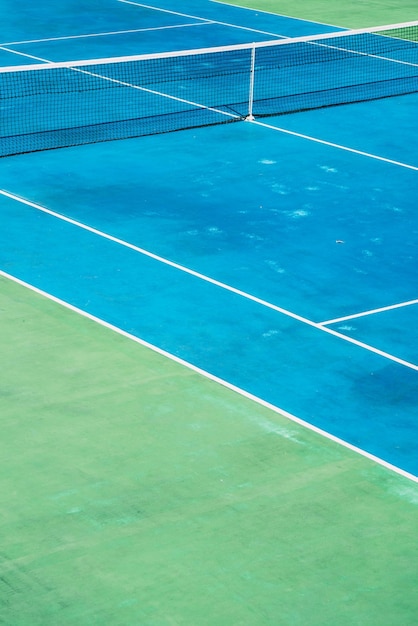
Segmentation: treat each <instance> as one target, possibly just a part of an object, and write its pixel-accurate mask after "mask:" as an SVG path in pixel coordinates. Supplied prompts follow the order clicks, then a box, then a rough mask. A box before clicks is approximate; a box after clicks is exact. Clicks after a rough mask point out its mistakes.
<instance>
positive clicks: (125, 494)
mask: <svg viewBox="0 0 418 626" xmlns="http://www.w3.org/2000/svg"><path fill="white" fill-rule="evenodd" d="M0 316H1V324H0V341H1V354H2V363H3V367H2V377H1V383H0V384H1V396H0V403H1V406H0V411H1V415H2V437H1V455H0V458H1V464H2V468H1V472H0V493H1V498H2V506H1V522H0V535H1V537H2V542H1V543H2V549H1V565H0V570H1V574H0V580H1V586H0V589H1V592H0V601H1V613H0V623H1V624H6V625H8V626H22V625H25V626H26V625H27V626H38V625H39V626H50V625H51V626H52V625H54V626H57V625H60V626H61V625H73V624H74V625H77V626H85V625H91V624H100V625H111V626H114V625H136V626H139V625H141V626H148V625H149V626H151V625H152V626H171V625H174V624H175V625H182V626H206V625H207V626H224V625H225V626H237V625H242V626H262V625H269V626H281V625H283V626H299V625H300V626H307V625H309V626H316V625H317V626H336V625H338V626H353V625H354V624H355V625H359V626H360V625H364V626H394V625H395V624H396V625H398V624H399V625H402V626H414V625H415V624H416V623H417V615H418V595H417V594H416V573H417V566H418V554H417V541H416V529H417V524H418V484H416V483H414V482H412V481H410V480H408V479H407V478H404V477H402V476H400V475H397V474H395V473H392V472H391V471H390V470H388V469H386V468H384V467H382V466H380V465H377V464H375V463H374V462H373V461H370V460H368V459H366V458H364V457H362V456H360V455H358V454H356V453H354V452H352V451H350V450H348V449H346V448H344V447H342V446H340V445H338V444H337V443H334V442H332V441H329V440H327V439H324V438H323V437H321V436H319V435H317V434H316V433H314V432H312V431H310V430H307V429H305V428H303V427H302V426H299V425H297V424H295V423H293V422H291V421H290V420H288V419H286V418H284V417H282V416H280V415H279V414H277V413H275V412H273V411H271V410H269V409H268V408H266V407H263V406H260V405H258V404H257V403H255V402H253V401H251V400H250V399H248V398H244V397H242V396H240V395H238V394H237V393H235V392H234V391H232V390H230V389H227V388H225V387H223V386H221V385H219V384H217V383H216V382H214V381H211V380H209V379H207V378H205V377H203V376H202V375H200V374H199V373H197V372H195V371H193V370H191V369H189V368H187V367H184V366H182V365H180V364H178V363H176V362H174V361H172V360H169V359H168V358H165V357H164V356H162V355H160V354H157V353H156V352H153V351H152V350H150V349H148V348H146V347H144V346H142V345H140V344H138V343H136V342H134V341H132V340H130V339H129V338H126V337H124V336H122V335H119V334H117V333H116V332H114V331H112V330H110V329H108V328H105V327H103V326H101V325H99V324H98V323H96V322H94V321H92V320H90V319H87V318H85V317H82V316H81V315H78V314H77V313H76V312H73V311H71V310H68V309H66V308H64V307H63V306H61V305H59V304H57V303H55V302H52V301H50V300H48V299H46V298H44V297H43V296H42V295H39V294H36V293H33V292H32V291H30V290H29V289H26V288H25V287H23V286H21V285H18V284H15V283H14V282H11V281H9V280H7V279H6V278H3V277H2V278H0Z"/></svg>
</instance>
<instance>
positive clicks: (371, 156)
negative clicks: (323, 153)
mask: <svg viewBox="0 0 418 626" xmlns="http://www.w3.org/2000/svg"><path fill="white" fill-rule="evenodd" d="M246 121H248V122H249V123H250V124H257V126H263V127H264V128H269V129H270V130H275V131H276V132H279V133H284V134H286V135H293V136H294V137H299V138H300V139H307V140H308V141H313V142H315V143H321V144H323V145H324V146H330V147H331V148H338V150H345V152H352V153H353V154H358V155H360V156H365V157H368V158H369V159H376V160H377V161H384V162H385V163H390V164H391V165H398V166H399V167H406V168H407V169H409V170H414V171H415V172H418V167H417V166H416V165H409V164H408V163H402V161H394V160H393V159H387V158H386V157H382V156H378V155H377V154H371V153H370V152H363V151H362V150H357V149H356V148H349V147H348V146H343V145H340V144H338V143H332V142H331V141H326V140H325V139H318V137H311V136H310V135H304V134H302V133H297V132H295V131H293V130H287V129H286V128H281V127H280V126H273V125H272V124H266V123H265V122H260V121H258V120H256V119H248V120H246Z"/></svg>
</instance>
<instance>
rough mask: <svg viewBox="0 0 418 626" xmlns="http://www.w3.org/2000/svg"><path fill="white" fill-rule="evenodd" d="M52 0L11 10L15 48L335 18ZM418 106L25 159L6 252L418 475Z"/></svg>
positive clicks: (92, 308) (165, 46)
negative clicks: (75, 7)
mask: <svg viewBox="0 0 418 626" xmlns="http://www.w3.org/2000/svg"><path fill="white" fill-rule="evenodd" d="M3 4H5V3H3ZM48 4H49V3H47V2H41V3H37V5H36V7H35V6H29V7H26V10H27V16H26V18H27V19H23V20H22V19H19V20H17V19H16V18H15V16H14V13H13V12H10V13H8V14H7V15H8V17H7V19H6V20H5V22H4V23H3V28H2V37H3V42H2V44H1V49H0V53H1V56H0V63H1V64H2V65H11V64H13V65H18V64H22V63H23V64H27V63H34V62H39V60H41V61H42V62H43V61H63V60H76V59H82V58H99V57H111V56H122V55H128V54H134V53H135V54H138V53H151V52H156V51H167V50H176V49H184V48H190V49H192V48H201V47H207V46H218V45H223V44H236V43H249V42H254V41H262V40H268V39H270V38H271V39H275V38H278V37H290V36H299V35H307V34H315V33H319V32H329V31H332V30H337V29H336V28H335V27H332V26H324V25H321V24H316V23H311V22H304V21H301V20H295V19H290V18H285V17H280V16H273V15H271V14H268V13H261V12H259V13H256V12H252V11H249V10H246V9H238V8H234V7H228V6H226V5H220V4H217V3H214V2H209V1H203V0H202V1H198V2H197V1H196V0H194V1H191V0H189V1H184V2H181V3H179V2H175V1H174V0H156V1H155V2H154V3H152V4H153V6H150V5H146V6H145V5H144V4H141V3H139V2H114V1H111V0H106V1H103V2H100V3H97V7H94V11H92V8H91V6H90V5H89V7H86V6H84V5H80V14H79V19H74V17H73V18H72V19H70V17H69V15H70V9H71V5H72V3H67V4H65V3H64V5H63V6H61V7H57V6H55V4H52V5H51V6H52V7H53V11H54V14H55V16H56V17H55V18H54V20H51V19H50V18H48V17H46V15H47V13H46V12H45V13H43V12H41V9H42V8H43V9H44V10H46V8H47V5H48ZM66 7H67V9H68V13H67V12H66ZM179 7H181V9H180V8H179ZM71 15H73V16H74V12H73V11H71ZM80 23H81V24H82V27H81V26H80ZM45 33H47V35H46V34H45ZM417 104H418V95H417V94H413V95H407V96H401V97H396V98H390V99H382V100H377V101H374V102H368V103H359V104H351V105H343V106H339V107H334V108H329V109H320V110H315V111H310V112H304V113H296V114H291V115H285V116H278V117H271V118H263V119H262V120H261V121H256V122H253V123H249V122H240V123H236V124H231V125H225V126H213V127H210V128H200V129H194V130H187V131H180V132H175V133H169V134H165V135H158V136H152V137H142V138H138V139H130V140H125V141H114V142H108V143H101V144H96V145H86V146H81V147H76V148H66V149H60V150H53V151H45V152H38V153H32V154H26V155H19V156H13V157H9V158H7V159H4V160H3V162H2V168H1V171H0V189H1V190H2V192H1V195H0V211H1V220H2V229H1V231H0V269H1V270H2V271H3V272H4V273H6V274H8V275H11V276H13V277H15V278H17V279H19V280H22V281H24V282H26V283H28V284H30V285H32V286H34V287H36V288H38V289H40V290H42V291H44V292H46V293H48V294H50V295H52V296H54V297H56V298H59V299H60V300H62V301H64V302H65V303H68V304H71V305H73V306H75V307H77V308H78V309H80V310H82V311H84V312H87V313H88V314H90V315H92V316H95V317H97V318H99V319H100V320H103V321H105V322H107V323H109V324H112V325H114V326H116V327H118V328H120V329H122V330H124V331H127V332H128V333H130V334H132V335H134V336H135V337H138V338H140V339H142V340H144V341H145V342H148V343H149V344H152V345H153V346H156V347H158V348H160V349H162V350H164V351H166V352H168V353H169V354H171V355H174V356H175V357H178V358H180V359H182V360H184V361H186V362H187V363H189V364H191V365H193V366H195V367H197V368H199V369H201V370H203V371H205V372H208V373H209V374H210V375H212V376H215V377H217V378H219V379H221V380H222V381H226V382H227V383H228V384H230V385H233V386H234V387H237V388H239V389H240V390H243V391H244V392H246V393H248V394H251V395H252V396H255V397H256V398H259V399H260V400H261V401H263V402H265V403H268V404H270V405H274V406H275V407H277V408H279V409H280V410H282V411H284V412H285V413H287V414H289V415H290V417H295V418H297V419H298V420H302V421H303V422H306V423H308V424H309V425H312V426H313V427H316V428H319V429H321V430H322V431H325V433H328V434H329V435H331V436H332V437H336V438H338V439H341V440H342V441H344V442H346V443H347V444H349V445H351V446H355V447H356V448H358V449H360V450H361V451H364V452H365V453H368V454H371V455H374V456H375V457H377V458H378V459H380V460H381V461H383V462H385V463H388V464H391V465H393V466H395V468H398V469H399V470H400V471H403V472H406V473H409V474H412V475H417V474H418V445H417V440H418V439H417V428H418V427H417V424H418V405H417V401H416V399H417V392H418V374H417V369H418V336H417V330H416V329H417V316H418V291H417V269H416V268H417V260H418V259H417V245H416V244H417V234H418V212H417V210H416V209H417V197H418V155H417V152H416V145H417V140H418V129H417V124H416V107H417Z"/></svg>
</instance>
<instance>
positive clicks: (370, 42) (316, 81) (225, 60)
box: [0, 21, 418, 156]
mask: <svg viewBox="0 0 418 626" xmlns="http://www.w3.org/2000/svg"><path fill="white" fill-rule="evenodd" d="M417 91H418V21H417V22H409V23H405V24H396V25H392V26H382V27H378V28H374V29H358V30H351V31H350V30H348V31H341V32H336V33H335V32H334V33H328V34H326V35H315V36H312V37H299V38H291V39H280V40H274V41H266V42H261V43H256V44H247V45H239V46H237V45H234V46H223V47H217V48H206V49H199V50H184V51H180V52H176V53H163V54H152V55H138V56H130V57H120V58H110V59H96V60H85V61H74V62H72V61H70V62H65V63H49V62H45V63H42V64H37V65H27V66H14V67H3V68H0V111H1V119H0V156H7V155H12V154H19V153H23V152H32V151H37V150H47V149H50V148H58V147H65V146H74V145H79V144H85V143H94V142H99V141H109V140H113V139H124V138H129V137H139V136H141V135H150V134H157V133H165V132H169V131H174V130H180V129H186V128H194V127H199V126H206V125H212V124H220V123H227V122H234V121H238V120H244V119H250V120H253V119H256V118H259V117H264V116H272V115H279V114H283V113H290V112H296V111H303V110H308V109H315V108H320V107H326V106H333V105H338V104H344V103H353V102H361V101H365V100H372V99H377V98H385V97H389V96H396V95H402V94H409V93H413V92H417Z"/></svg>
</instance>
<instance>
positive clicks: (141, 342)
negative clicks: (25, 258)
mask: <svg viewBox="0 0 418 626" xmlns="http://www.w3.org/2000/svg"><path fill="white" fill-rule="evenodd" d="M0 276H3V278H6V279H8V280H11V281H13V282H15V283H17V284H19V285H21V286H23V287H26V288H27V289H30V290H31V291H33V292H35V293H37V294H39V295H41V296H43V297H45V298H47V299H48V300H51V301H52V302H55V303H56V304H59V305H60V306H63V307H65V308H66V309H69V310H70V311H74V312H75V313H78V314H79V315H81V316H82V317H85V318H87V319H89V320H91V321H93V322H96V323H97V324H100V325H101V326H104V327H105V328H107V329H109V330H111V331H113V332H115V333H118V334H119V335H122V336H123V337H126V338H127V339H130V340H131V341H134V342H135V343H138V344H139V345H141V346H144V347H145V348H149V349H150V350H152V351H153V352H156V353H157V354H160V355H162V356H164V357H166V358H168V359H170V360H171V361H174V362H175V363H178V364H179V365H182V366H184V367H187V368H188V369H190V370H192V371H194V372H196V373H197V374H200V375H201V376H204V377H205V378H207V379H209V380H212V381H214V382H215V383H218V384H220V385H222V386H223V387H226V388H227V389H230V390H231V391H234V392H235V393H238V394H239V395H240V396H243V397H244V398H247V399H249V400H251V401H253V402H256V403H257V404H259V405H260V406H263V407H265V408H267V409H270V410H271V411H273V412H274V413H276V414H278V415H281V416H283V417H286V418H287V419H289V420H291V421H292V422H295V423H296V424H299V425H300V426H302V427H304V428H307V429H308V430H310V431H312V432H314V433H317V434H318V435H321V436H322V437H325V439H328V440H330V441H333V442H334V443H336V444H338V445H340V446H343V447H344V448H347V449H348V450H351V451H352V452H355V453H357V454H360V455H361V456H363V457H365V458H366V459H369V460H370V461H373V462H374V463H377V464H378V465H381V466H382V467H384V468H386V469H388V470H390V471H392V472H394V473H396V474H399V475H400V476H403V477H404V478H408V479H409V480H412V481H413V482H416V483H418V476H415V475H414V474H411V473H410V472H407V471H405V470H403V469H401V468H400V467H397V466H396V465H392V463H388V462H387V461H384V460H383V459H381V458H379V457H378V456H375V455H374V454H370V452H366V451H365V450H362V449H361V448H358V447H357V446H354V445H352V444H351V443H348V442H347V441H344V440H343V439H340V438H339V437H336V436H335V435H332V434H331V433H329V432H327V431H325V430H322V429H321V428H318V427H317V426H314V425H313V424H310V423H309V422H305V421H304V420H302V419H301V418H299V417H296V416H295V415H293V414H292V413H289V412H288V411H285V410H284V409H281V408H279V407H277V406H275V405H274V404H270V403H269V402H266V401H265V400H262V399H261V398H259V397H257V396H255V395H253V394H251V393H249V392H248V391H245V390H244V389H241V388H240V387H236V386H235V385H232V384H231V383H229V382H227V381H225V380H223V379H222V378H219V377H218V376H214V375H213V374H211V373H210V372H207V371H206V370H203V369H201V368H199V367H197V366H196V365H193V364H192V363H189V362H188V361H185V360H184V359H181V358H179V357H177V356H175V355H174V354H171V353H170V352H166V351H165V350H162V349H161V348H158V347H157V346H155V345H154V344H152V343H149V342H148V341H145V340H144V339H140V338H139V337H136V336H135V335H132V334H131V333H128V332H127V331H125V330H122V329H121V328H119V327H117V326H114V325H113V324H110V323H109V322H106V321H104V320H102V319H100V318H99V317H96V316H94V315H92V314H91V313H87V311H83V310H82V309H79V308H77V307H76V306H74V305H72V304H70V303H69V302H65V300H61V299H60V298H57V297H56V296H53V295H51V294H50V293H47V292H46V291H43V290H42V289H39V288H38V287H35V286H34V285H31V284H30V283H27V282H25V281H23V280H21V279H20V278H17V277H15V276H12V275H11V274H8V273H7V272H4V271H3V270H0Z"/></svg>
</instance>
